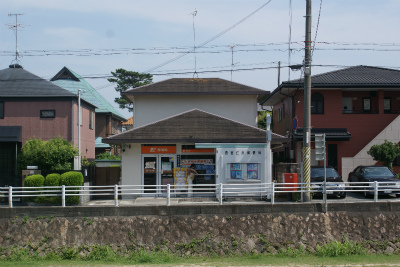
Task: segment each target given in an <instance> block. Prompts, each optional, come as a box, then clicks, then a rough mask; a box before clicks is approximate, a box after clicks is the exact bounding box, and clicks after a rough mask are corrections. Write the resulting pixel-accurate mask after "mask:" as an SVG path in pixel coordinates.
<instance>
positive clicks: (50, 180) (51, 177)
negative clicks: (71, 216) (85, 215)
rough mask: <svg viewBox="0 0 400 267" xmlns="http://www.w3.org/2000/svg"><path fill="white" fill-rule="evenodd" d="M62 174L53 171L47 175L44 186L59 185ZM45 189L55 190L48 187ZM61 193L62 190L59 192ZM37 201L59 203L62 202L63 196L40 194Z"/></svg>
mask: <svg viewBox="0 0 400 267" xmlns="http://www.w3.org/2000/svg"><path fill="white" fill-rule="evenodd" d="M60 179H61V175H60V174H58V173H51V174H48V175H47V176H46V179H45V180H44V186H59V185H60ZM45 190H50V191H54V190H56V189H55V188H47V189H45ZM49 194H57V193H56V192H49ZM58 194H60V192H58ZM35 203H49V204H58V203H61V197H59V196H39V197H37V198H36V199H35Z"/></svg>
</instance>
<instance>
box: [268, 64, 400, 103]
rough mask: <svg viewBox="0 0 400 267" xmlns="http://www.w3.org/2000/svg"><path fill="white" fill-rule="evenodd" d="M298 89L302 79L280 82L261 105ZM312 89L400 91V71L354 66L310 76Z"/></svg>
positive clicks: (280, 99) (276, 100)
mask: <svg viewBox="0 0 400 267" xmlns="http://www.w3.org/2000/svg"><path fill="white" fill-rule="evenodd" d="M298 88H304V79H298V80H292V81H287V82H282V84H281V85H279V87H278V88H276V89H275V90H274V91H273V92H272V93H271V94H270V95H269V96H267V97H266V98H265V99H264V100H263V101H262V103H263V104H264V105H267V106H273V105H274V104H276V103H278V102H279V101H282V99H284V98H286V96H287V95H289V94H291V93H292V92H293V91H295V90H296V89H298ZM314 88H318V89H324V88H352V89H357V88H360V89H365V88H399V89H400V71H399V70H393V69H385V68H378V67H370V66H355V67H350V68H345V69H341V70H336V71H331V72H326V73H322V74H318V75H313V76H311V89H314Z"/></svg>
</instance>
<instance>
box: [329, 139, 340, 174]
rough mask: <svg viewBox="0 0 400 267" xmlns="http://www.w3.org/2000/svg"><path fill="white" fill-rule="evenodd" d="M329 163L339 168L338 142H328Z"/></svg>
mask: <svg viewBox="0 0 400 267" xmlns="http://www.w3.org/2000/svg"><path fill="white" fill-rule="evenodd" d="M328 165H330V166H332V167H333V168H335V169H336V170H337V167H338V160H337V144H328Z"/></svg>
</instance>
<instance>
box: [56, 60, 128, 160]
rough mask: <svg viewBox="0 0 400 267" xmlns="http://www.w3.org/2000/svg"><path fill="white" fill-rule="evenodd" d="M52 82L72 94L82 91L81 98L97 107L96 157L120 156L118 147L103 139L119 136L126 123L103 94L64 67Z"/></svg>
mask: <svg viewBox="0 0 400 267" xmlns="http://www.w3.org/2000/svg"><path fill="white" fill-rule="evenodd" d="M51 81H52V82H53V83H54V84H55V85H58V86H60V87H62V88H64V89H66V90H68V91H70V92H72V93H75V94H77V92H78V89H81V97H82V99H84V100H86V101H87V102H89V103H92V104H93V105H95V106H96V110H95V121H96V128H95V137H96V141H95V144H96V155H97V154H100V153H104V152H106V151H110V152H111V153H112V154H114V155H115V154H119V149H118V147H116V146H114V147H111V146H110V145H109V144H105V143H103V142H102V139H103V138H106V137H109V136H112V135H114V134H118V133H120V132H121V131H122V122H124V121H126V119H125V118H124V116H123V115H121V114H120V113H119V112H118V111H117V110H116V109H115V108H114V107H113V106H112V105H111V104H110V103H109V102H108V101H107V100H106V99H105V98H104V97H103V96H102V95H101V94H99V93H98V92H97V91H96V90H95V89H94V88H93V87H92V86H91V85H90V84H89V83H88V82H86V80H85V79H84V78H82V76H80V75H79V74H77V73H76V72H74V71H72V70H71V69H69V68H67V67H63V68H62V69H61V70H60V71H59V72H58V73H57V74H56V75H55V76H54V77H53V78H52V79H51Z"/></svg>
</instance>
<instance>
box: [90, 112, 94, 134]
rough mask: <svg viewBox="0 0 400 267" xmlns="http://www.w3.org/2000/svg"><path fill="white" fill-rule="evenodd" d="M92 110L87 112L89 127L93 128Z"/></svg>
mask: <svg viewBox="0 0 400 267" xmlns="http://www.w3.org/2000/svg"><path fill="white" fill-rule="evenodd" d="M93 121H94V112H93V111H90V112H89V129H91V130H93Z"/></svg>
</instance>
